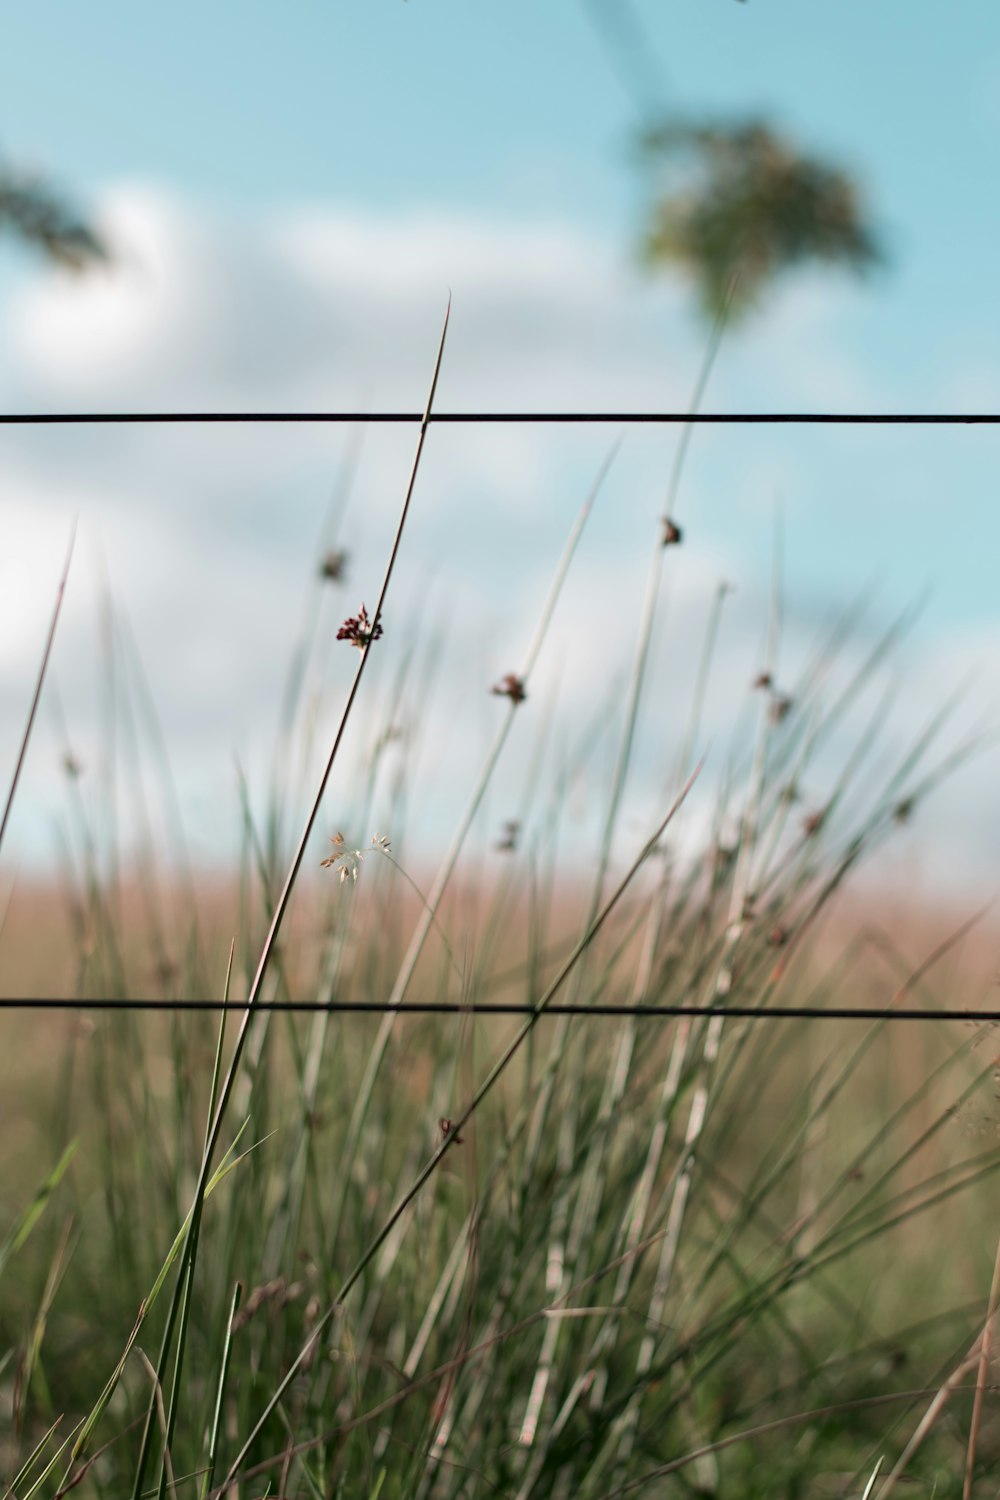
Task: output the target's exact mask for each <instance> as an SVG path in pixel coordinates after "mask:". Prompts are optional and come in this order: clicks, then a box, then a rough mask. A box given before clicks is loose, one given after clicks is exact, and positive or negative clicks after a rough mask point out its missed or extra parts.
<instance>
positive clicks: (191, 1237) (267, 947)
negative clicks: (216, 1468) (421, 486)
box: [74, 301, 451, 1500]
mask: <svg viewBox="0 0 1000 1500" xmlns="http://www.w3.org/2000/svg"><path fill="white" fill-rule="evenodd" d="M450 314H451V303H450V301H449V304H448V310H447V312H446V313H445V320H444V328H443V329H442V332H441V340H440V343H439V345H438V351H437V359H436V361H435V364H434V373H433V376H432V379H431V386H430V392H429V394H428V397H427V404H426V407H425V409H424V415H423V419H422V421H421V424H420V436H419V438H418V439H417V450H416V454H415V455H414V459H413V466H412V468H411V471H410V480H409V484H408V485H407V488H406V495H405V498H404V501H403V507H402V511H401V514H400V517H399V521H398V523H397V527H396V534H395V537H394V539H393V544H392V549H391V551H390V554H389V560H388V563H387V565H386V570H385V576H384V578H383V581H382V587H381V589H380V591H379V596H378V601H377V603H376V605H375V610H374V612H373V614H372V624H373V626H374V625H376V624H378V622H379V620H380V618H381V615H382V609H383V606H384V604H385V598H386V594H387V593H388V590H389V583H390V580H391V578H392V574H393V570H394V568H395V563H396V558H397V556H398V553H399V547H400V543H401V541H402V535H403V528H404V526H405V523H406V517H407V514H408V512H409V508H410V501H411V499H412V497H413V491H414V488H415V486H416V480H417V474H418V472H419V468H420V458H421V455H422V453H423V449H424V441H425V439H426V436H427V429H428V426H429V425H430V415H431V410H432V408H433V404H434V395H435V392H436V390H437V383H438V376H439V375H440V372H441V361H442V358H443V356H444V346H445V339H446V338H447V334H448V319H449V316H450ZM370 649H371V639H370V638H369V640H368V642H367V643H366V644H365V645H364V646H363V647H362V649H361V653H360V659H359V661H358V665H357V669H356V671H355V675H354V682H353V683H352V685H351V689H350V691H349V693H348V697H347V701H346V703H345V705H344V708H343V712H342V714H341V718H340V724H339V725H338V728H337V732H336V735H335V736H334V740H333V744H332V746H331V748H330V753H329V756H328V758H327V762H326V766H325V768H324V770H323V774H322V776H321V778H320V783H319V787H318V789H317V791H316V795H315V797H314V799H313V803H312V806H311V808H310V811H309V815H308V817H307V818H306V824H305V827H304V829H303V831H302V835H301V837H300V839H299V843H298V847H297V849H296V851H295V854H294V856H293V858H292V863H291V866H290V868H289V871H288V874H287V876H286V878H285V883H284V886H283V888H282V891H281V894H280V896H279V897H278V903H277V905H276V907H275V909H274V914H273V916H272V918H271V924H270V928H269V930H268V933H267V937H266V938H265V940H264V946H263V948H262V950H261V954H260V960H259V962H258V965H257V971H256V973H255V975H254V979H253V983H252V984H251V986H250V992H249V994H248V996H247V1005H246V1010H245V1011H244V1013H243V1019H242V1021H241V1022H240V1027H239V1030H238V1032H237V1035H236V1040H235V1043H234V1047H233V1053H232V1056H231V1059H230V1063H229V1067H228V1069H227V1071H226V1076H225V1079H224V1080H223V1084H222V1088H221V1090H220V1092H219V1098H218V1103H217V1105H216V1109H215V1114H214V1116H213V1117H212V1120H211V1124H210V1126H209V1129H208V1135H207V1142H206V1147H205V1152H204V1155H203V1157H202V1165H201V1170H200V1172H199V1174H198V1182H197V1185H196V1187H195V1193H194V1202H193V1204H192V1208H191V1213H190V1215H189V1219H188V1228H187V1234H186V1236H185V1241H184V1246H183V1249H182V1252H181V1264H180V1267H179V1270H178V1276H177V1281H176V1283H175V1287H174V1298H173V1302H172V1308H171V1311H172V1315H173V1318H175V1317H176V1310H177V1309H178V1308H179V1306H180V1301H181V1298H182V1296H183V1295H184V1292H183V1289H184V1286H185V1283H186V1281H187V1278H188V1276H189V1275H191V1274H193V1259H194V1250H195V1248H196V1245H197V1231H198V1224H199V1221H200V1217H201V1206H202V1202H203V1199H204V1196H205V1189H206V1186H207V1183H208V1177H209V1172H210V1171H211V1163H212V1157H213V1155H214V1153H215V1148H216V1146H217V1145H218V1141H219V1137H220V1135H221V1133H222V1122H223V1119H224V1118H225V1113H226V1107H227V1105H228V1103H229V1099H230V1096H231V1094H232V1092H233V1089H234V1087H235V1084H236V1079H237V1077H238V1075H239V1069H240V1062H241V1060H242V1056H243V1051H244V1048H245V1046H246V1042H247V1036H248V1032H249V1029H250V1023H251V1021H252V1020H253V1017H254V1015H255V1013H256V1009H257V1001H258V1000H259V998H260V995H261V990H262V987H263V983H264V978H265V976H266V974H267V972H268V969H269V965H270V960H271V958H272V956H273V953H274V950H275V946H276V944H277V940H278V934H279V932H280V930H281V925H282V922H283V920H284V916H285V912H286V911H287V909H288V903H289V901H290V900H291V894H292V889H293V887H294V885H295V881H296V878H297V876H298V873H299V869H300V867H301V865H302V861H303V859H304V857H305V851H306V845H307V844H308V842H309V836H310V834H311V833H312V830H313V825H314V823H315V821H316V818H317V816H318V814H319V809H320V804H321V802H322V799H323V793H324V791H325V790H326V784H327V782H328V780H329V779H330V773H331V771H332V770H333V763H334V761H335V759H336V756H337V752H338V750H339V749H340V745H341V741H342V740H343V737H344V732H345V730H346V728H347V723H348V720H349V718H350V714H351V709H352V708H353V706H354V702H355V700H356V698H357V694H358V689H359V688H360V685H361V679H362V677H363V675H364V669H365V666H366V663H367V661H368V653H369V651H370ZM172 1320H173V1319H171V1321H172ZM137 1331H138V1329H136V1332H137ZM158 1373H159V1376H160V1379H162V1371H160V1372H158ZM151 1410H152V1407H151ZM147 1454H148V1445H145V1444H144V1448H143V1452H142V1454H141V1455H140V1460H139V1463H138V1465H137V1467H136V1474H135V1481H134V1484H133V1489H132V1500H140V1497H141V1494H142V1485H143V1479H144V1473H145V1462H146V1456H147ZM74 1456H76V1455H75V1454H74Z"/></svg>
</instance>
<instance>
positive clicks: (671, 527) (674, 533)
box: [663, 516, 684, 547]
mask: <svg viewBox="0 0 1000 1500" xmlns="http://www.w3.org/2000/svg"><path fill="white" fill-rule="evenodd" d="M683 537H684V533H683V532H682V531H681V528H680V527H679V526H678V524H677V522H676V521H672V520H671V519H670V517H669V516H664V517H663V545H664V547H679V546H680V544H681V541H682V540H683Z"/></svg>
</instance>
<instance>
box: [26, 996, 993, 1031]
mask: <svg viewBox="0 0 1000 1500" xmlns="http://www.w3.org/2000/svg"><path fill="white" fill-rule="evenodd" d="M246 1008H247V1007H246V1004H245V1002H244V1001H242V1000H156V999H135V1000H117V999H115V1000H86V999H80V998H76V997H70V996H52V997H49V998H41V999H29V998H26V997H22V998H2V997H0V1011H3V1010H10V1011H14V1010H106V1011H163V1012H164V1013H170V1012H174V1011H197V1010H203V1011H206V1012H210V1013H213V1014H217V1013H218V1012H219V1011H224V1010H225V1011H229V1010H232V1011H240V1012H243V1011H245V1010H246ZM254 1009H255V1010H269V1011H275V1010H277V1011H286V1012H288V1013H294V1012H305V1013H310V1014H312V1013H315V1012H326V1013H327V1014H328V1015H368V1016H381V1015H388V1014H390V1013H391V1014H395V1015H400V1016H470V1015H475V1016H538V1017H539V1018H541V1017H542V1016H602V1017H606V1016H636V1017H638V1018H650V1019H655V1018H657V1017H659V1018H660V1019H669V1018H670V1017H674V1016H704V1017H711V1016H719V1017H722V1018H727V1017H728V1018H731V1019H735V1018H740V1019H742V1020H750V1021H763V1020H772V1021H776V1020H779V1019H781V1020H793V1021H794V1020H799V1021H802V1020H808V1021H963V1022H970V1021H971V1022H973V1023H975V1024H976V1025H991V1024H996V1023H1000V1010H919V1009H917V1008H915V1007H909V1008H908V1007H906V1006H893V1007H891V1008H890V1009H879V1007H878V1006H872V1005H863V1006H857V1007H854V1006H843V1005H832V1006H829V1007H828V1008H827V1009H825V1010H817V1009H816V1007H815V1006H806V1005H781V1006H779V1005H775V1006H767V1007H766V1008H764V1009H761V1008H760V1007H756V1006H751V1005H724V1006H723V1005H570V1004H566V1005H556V1004H553V1005H546V1006H543V1007H542V1008H541V1009H539V1008H538V1007H537V1006H532V1005H517V1004H514V1003H511V1004H504V1003H503V1002H502V1001H491V1002H486V1003H484V1004H482V1005H467V1004H463V1003H462V1002H461V1001H458V1000H455V1001H451V1000H430V1001H426V1002H423V1003H421V1004H413V1005H387V1004H386V1002H385V1001H384V1000H331V1001H326V1000H259V1001H258V1002H257V1004H256V1005H255V1006H254Z"/></svg>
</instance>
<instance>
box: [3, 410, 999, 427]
mask: <svg viewBox="0 0 1000 1500" xmlns="http://www.w3.org/2000/svg"><path fill="white" fill-rule="evenodd" d="M422 421H423V413H421V412H402V411H131V412H130V411H117V412H0V426H4V427H58V426H75V427H79V426H83V427H102V426H114V425H121V426H138V425H142V424H147V425H168V426H170V425H179V424H183V423H194V424H213V423H215V424H226V423H229V424H252V423H260V424H262V425H264V424H267V423H293V424H294V423H324V422H325V423H352V422H367V423H379V424H383V425H386V424H397V425H398V424H416V423H418V422H422ZM428 422H429V425H431V426H441V425H467V424H473V423H510V424H517V423H535V424H538V423H541V424H552V425H558V424H565V423H570V424H573V425H575V426H580V425H583V424H586V423H588V422H589V423H595V424H596V423H608V422H617V423H620V424H621V423H624V424H625V425H627V426H629V425H633V424H637V423H638V424H654V425H655V424H659V425H670V424H676V425H685V424H687V423H693V424H695V425H696V426H711V425H729V426H733V425H736V426H738V425H741V424H742V425H747V426H767V425H785V426H808V425H810V424H812V425H828V426H839V427H852V426H855V427H856V426H886V427H898V426H921V427H934V426H937V427H941V426H945V427H958V426H972V427H991V426H996V425H997V424H1000V412H914V411H905V412H856V411H855V412H835V411H742V412H721V411H703V412H696V413H694V414H693V415H692V413H691V412H688V411H464V412H463V411H447V412H433V413H432V414H431V416H430V417H429V418H428Z"/></svg>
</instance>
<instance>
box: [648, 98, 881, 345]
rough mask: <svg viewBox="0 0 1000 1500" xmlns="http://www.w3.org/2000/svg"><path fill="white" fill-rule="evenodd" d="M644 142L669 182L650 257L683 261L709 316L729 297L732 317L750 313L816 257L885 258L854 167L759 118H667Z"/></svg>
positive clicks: (652, 231) (653, 218)
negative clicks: (794, 141)
mask: <svg viewBox="0 0 1000 1500" xmlns="http://www.w3.org/2000/svg"><path fill="white" fill-rule="evenodd" d="M642 149H643V153H644V155H645V156H646V158H647V159H648V160H649V161H650V163H651V164H652V165H653V166H654V168H655V167H656V166H657V165H659V166H660V168H661V170H662V171H663V172H664V175H665V177H666V179H667V181H666V186H665V189H664V190H663V191H662V192H661V194H660V195H659V196H657V197H656V198H655V200H654V202H653V205H652V209H651V215H650V222H649V225H648V228H647V231H646V235H645V241H644V244H643V253H644V256H645V259H646V260H647V262H648V263H650V264H652V265H656V264H659V263H663V262H667V263H673V264H675V265H680V266H682V267H684V268H685V269H686V270H687V271H688V272H689V273H690V274H691V276H692V277H693V279H694V281H695V283H696V285H697V287H698V291H699V294H700V298H701V302H702V306H703V308H704V310H705V311H706V312H707V313H708V314H710V315H711V316H717V315H718V314H719V313H720V312H721V310H722V309H723V307H724V306H726V303H727V301H728V304H729V309H728V310H729V317H730V318H734V317H739V316H741V315H743V314H745V313H747V312H748V311H749V310H750V309H751V308H752V307H753V306H754V305H755V304H756V303H757V302H758V301H759V300H760V297H761V295H762V294H763V292H764V291H765V290H766V288H767V286H768V285H769V284H770V283H771V282H773V281H774V280H776V279H777V278H778V277H779V276H780V275H782V274H783V273H784V272H786V271H788V270H790V269H791V268H793V267H795V266H798V265H801V264H803V263H805V262H808V261H810V260H813V261H815V260H819V261H825V262H827V263H830V264H840V265H844V266H847V267H848V268H850V269H851V270H852V271H855V272H858V273H863V272H865V271H868V270H870V269H871V268H873V267H874V266H876V265H878V264H880V263H881V262H882V261H883V258H884V257H883V254H882V251H881V248H880V246H879V244H878V241H877V238H876V236H875V233H874V231H873V230H872V228H871V227H870V225H869V224H868V222H867V221H866V218H865V215H864V213H863V210H862V207H861V203H860V198H859V193H858V189H857V187H856V185H855V183H854V182H853V181H852V179H851V178H850V177H849V176H848V174H847V173H845V172H843V171H840V170H838V169H836V168H834V167H831V166H830V165H828V164H827V163H826V162H824V161H820V160H818V159H817V158H815V157H809V156H805V155H803V154H801V153H800V152H799V151H797V150H796V149H795V147H794V146H792V145H791V143H790V142H789V141H788V140H787V139H785V138H784V137H783V136H781V135H779V134H778V133H777V132H776V131H775V130H774V129H773V128H772V127H771V126H770V125H768V124H765V123H764V122H763V121H760V120H750V121H747V122H743V123H737V124H716V123H710V124H705V123H691V122H689V121H685V120H684V119H681V120H679V121H671V122H669V123H667V124H664V125H660V126H657V127H656V128H654V129H651V130H648V131H646V132H645V133H644V135H643V137H642Z"/></svg>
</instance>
